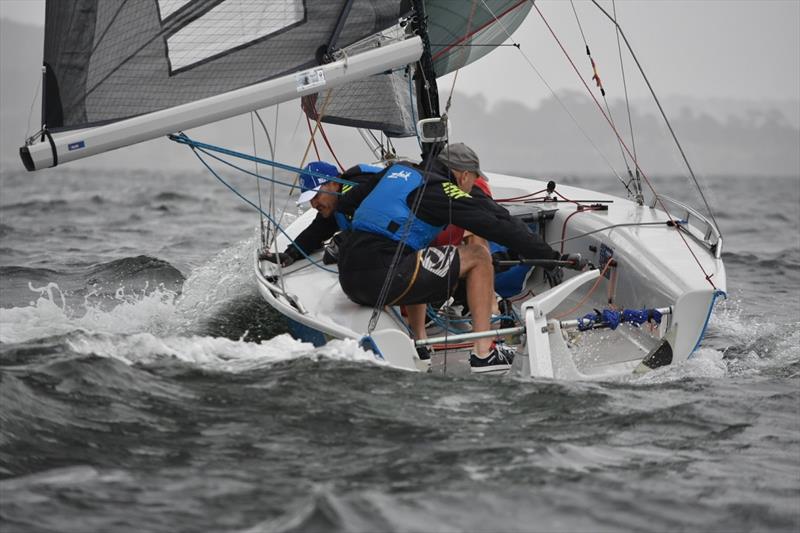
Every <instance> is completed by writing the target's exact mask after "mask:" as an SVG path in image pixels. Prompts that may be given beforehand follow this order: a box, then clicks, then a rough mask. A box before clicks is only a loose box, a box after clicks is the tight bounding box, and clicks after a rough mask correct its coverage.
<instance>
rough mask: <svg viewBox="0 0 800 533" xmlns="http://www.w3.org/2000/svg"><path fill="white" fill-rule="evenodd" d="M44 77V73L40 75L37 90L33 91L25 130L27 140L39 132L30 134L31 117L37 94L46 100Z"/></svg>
mask: <svg viewBox="0 0 800 533" xmlns="http://www.w3.org/2000/svg"><path fill="white" fill-rule="evenodd" d="M42 68H46V67H42ZM42 78H44V74H42V76H39V81H38V82H37V84H36V90H35V91H34V92H33V97H32V98H31V108H30V111H28V127H27V129H26V130H25V140H26V141H27V140H28V139H30V138H31V137H35V136H36V135H38V133H34V134H33V135H30V131H31V117H32V116H33V106H34V105H35V104H36V95H37V94H38V95H40V96H39V97H40V99H41V100H44V89H43V87H42ZM40 90H41V93H40ZM44 119H45V117H42V120H44ZM40 131H41V130H40Z"/></svg>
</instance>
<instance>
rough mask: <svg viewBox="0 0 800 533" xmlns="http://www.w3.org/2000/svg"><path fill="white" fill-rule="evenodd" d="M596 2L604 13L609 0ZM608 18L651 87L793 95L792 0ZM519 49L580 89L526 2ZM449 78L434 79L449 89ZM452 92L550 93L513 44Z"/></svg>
mask: <svg viewBox="0 0 800 533" xmlns="http://www.w3.org/2000/svg"><path fill="white" fill-rule="evenodd" d="M601 4H602V5H603V6H604V7H605V8H606V9H607V10H608V11H609V12H611V9H612V4H611V2H610V1H608V0H603V1H602V2H601ZM536 5H537V6H538V7H539V8H540V9H541V11H542V13H543V15H544V16H545V17H546V18H547V21H548V22H549V23H550V24H551V25H552V26H553V28H554V30H555V31H556V34H557V35H558V36H559V38H560V39H562V41H563V42H564V44H565V46H566V47H567V50H568V52H569V53H570V55H571V56H572V58H573V60H574V61H575V62H576V65H577V66H578V67H579V68H580V69H581V72H582V74H583V75H584V76H586V75H587V72H589V66H588V60H587V58H586V55H585V53H584V50H583V42H582V39H581V37H580V33H579V31H578V25H577V22H576V20H575V15H574V13H573V11H572V7H571V5H570V3H569V2H567V1H565V0H557V1H546V0H545V1H539V2H537V4H536ZM575 7H576V10H577V12H578V15H579V16H580V20H581V24H582V26H583V30H584V33H585V34H586V37H587V40H588V42H589V46H590V48H591V49H592V53H593V55H594V58H595V61H596V62H597V63H598V64H599V67H600V75H601V77H602V78H603V79H604V83H605V85H606V90H607V92H608V93H609V96H612V97H621V96H622V94H623V93H622V84H621V78H620V75H619V72H620V69H619V60H618V56H617V47H616V39H615V35H614V32H613V29H612V28H611V27H610V25H609V23H608V21H607V19H605V17H603V16H602V15H601V14H600V12H599V11H598V10H597V9H596V8H595V7H594V6H593V5H592V4H591V3H590V2H588V1H585V0H579V1H576V2H575ZM616 8H617V16H618V19H619V21H620V24H621V26H622V27H623V29H624V31H625V32H626V35H627V36H628V39H629V40H630V41H631V44H632V46H633V47H634V50H635V51H636V53H637V54H638V56H639V59H640V61H641V62H642V64H643V66H644V69H645V72H646V73H647V75H648V76H649V77H650V79H651V82H652V83H653V85H654V86H655V88H656V90H657V92H658V94H660V95H664V96H667V95H687V96H688V95H691V96H692V97H693V98H699V99H703V98H726V99H741V100H759V99H767V100H796V99H798V98H800V1H798V0H760V1H758V2H752V1H745V0H734V1H728V0H683V1H681V0H647V1H642V0H619V1H618V2H617V3H616ZM0 17H4V18H8V19H12V20H15V21H18V22H25V23H29V24H37V25H42V24H43V21H44V0H0ZM514 39H515V40H516V41H517V42H519V43H520V44H521V45H522V51H523V52H524V53H525V54H526V55H527V56H528V58H529V59H530V60H531V62H532V63H533V64H534V65H535V66H536V68H537V69H539V70H540V72H541V73H542V74H543V76H544V77H545V79H546V80H547V81H548V83H549V84H550V85H551V86H552V87H553V88H554V89H555V90H562V89H566V88H572V89H579V90H583V91H585V89H583V87H582V85H580V82H579V81H578V79H577V76H576V74H575V73H574V72H573V71H572V70H571V68H570V67H569V64H568V62H567V61H566V60H565V58H564V56H563V54H562V52H561V51H560V50H559V49H558V48H557V45H556V44H555V40H554V39H553V37H552V36H551V35H550V34H549V32H548V31H547V28H546V27H545V26H544V23H543V22H542V19H541V17H540V16H539V14H538V13H537V12H536V10H535V9H534V10H532V12H531V14H530V15H529V16H528V18H527V20H526V21H525V22H524V23H523V25H522V27H520V29H519V30H518V31H517V32H516V33H515V34H514ZM633 69H634V65H633V64H627V63H626V73H629V74H631V76H630V77H629V80H630V85H629V92H630V94H631V97H632V98H634V99H641V98H644V97H646V96H647V90H646V87H645V86H644V84H643V83H642V82H641V81H639V78H638V77H636V76H633ZM451 84H452V76H448V77H445V78H443V79H442V80H441V81H440V88H443V89H444V88H449V87H450V85H451ZM456 88H457V90H458V91H460V92H464V93H467V94H475V93H482V94H484V95H486V96H487V97H488V98H489V99H490V100H495V99H498V100H499V99H503V98H512V99H517V100H522V101H526V102H527V103H529V104H536V103H538V102H539V101H540V100H541V99H543V98H546V97H547V96H548V95H549V91H548V90H547V88H546V87H545V86H544V85H543V84H542V82H541V81H540V80H539V78H538V77H537V75H536V74H535V73H534V72H533V70H532V69H531V68H530V67H529V66H528V64H527V63H526V60H525V58H524V57H523V56H522V54H521V53H520V52H519V51H517V50H516V49H515V48H511V47H508V48H502V49H499V50H497V51H495V52H494V54H493V57H492V60H490V61H486V60H484V61H479V62H478V63H476V64H474V65H471V66H470V67H469V68H466V69H464V70H463V71H462V72H460V73H459V77H458V82H457V87H456Z"/></svg>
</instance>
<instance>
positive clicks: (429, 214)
mask: <svg viewBox="0 0 800 533" xmlns="http://www.w3.org/2000/svg"><path fill="white" fill-rule="evenodd" d="M424 194H425V196H424V198H423V201H422V202H421V204H420V208H419V212H418V216H419V218H420V219H422V220H424V221H426V222H428V223H431V224H437V225H438V224H441V225H444V224H449V223H452V224H455V225H457V226H460V227H462V228H464V229H466V230H469V231H471V232H472V233H474V234H475V235H478V236H480V237H483V238H484V239H488V240H490V241H494V242H497V243H499V244H502V245H504V246H507V247H509V248H511V249H513V250H514V251H516V252H517V253H519V254H520V255H521V256H523V257H525V258H528V259H551V258H558V257H559V256H560V254H559V253H558V252H557V251H555V250H553V249H552V248H551V247H550V245H548V244H547V243H546V242H544V241H543V240H542V239H541V237H539V236H538V235H535V234H534V233H533V232H531V231H530V230H529V229H528V227H527V226H526V225H525V224H524V223H523V222H522V221H520V220H517V219H516V218H514V217H512V216H511V215H510V214H509V212H508V211H507V210H506V209H504V208H503V207H501V206H500V205H498V204H497V203H496V202H495V201H494V200H492V199H491V198H489V197H487V196H486V195H485V194H484V193H483V191H480V190H479V189H477V188H473V189H472V191H471V193H470V194H467V193H465V192H463V191H461V189H459V188H458V187H457V186H456V185H455V184H453V183H450V182H438V181H433V180H431V182H429V183H428V185H427V187H426V188H425V193H424ZM412 196H413V195H412Z"/></svg>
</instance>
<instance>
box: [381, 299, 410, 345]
mask: <svg viewBox="0 0 800 533" xmlns="http://www.w3.org/2000/svg"><path fill="white" fill-rule="evenodd" d="M387 307H388V308H389V309H390V310H391V311H392V314H394V316H395V318H397V320H398V321H399V322H400V323H401V324H403V326H404V327H405V328H406V331H408V336H409V337H411V338H412V339H413V338H414V332H413V331H411V328H410V327H409V326H408V324H407V323H406V320H405V319H404V318H403V315H401V314H400V313H399V312H397V309H395V308H394V307H393V306H387Z"/></svg>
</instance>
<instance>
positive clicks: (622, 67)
mask: <svg viewBox="0 0 800 533" xmlns="http://www.w3.org/2000/svg"><path fill="white" fill-rule="evenodd" d="M611 5H612V6H613V8H614V19H615V20H616V18H617V2H616V0H611ZM614 33H615V34H616V36H617V52H618V54H619V68H620V71H621V72H622V87H623V89H624V90H625V108H626V109H627V111H628V128H629V130H630V132H631V149H632V151H633V166H634V168H635V172H636V175H635V176H633V177H634V183H635V184H636V185H635V187H636V188H637V192H638V193H639V194H642V182H641V177H640V176H639V165H638V164H637V161H638V157H637V154H636V136H635V135H634V134H633V119H632V118H631V101H630V98H629V97H628V80H627V78H626V76H625V62H624V61H623V59H622V44H621V43H620V40H619V26H615V28H614ZM628 170H629V171H630V168H629V169H628Z"/></svg>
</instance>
